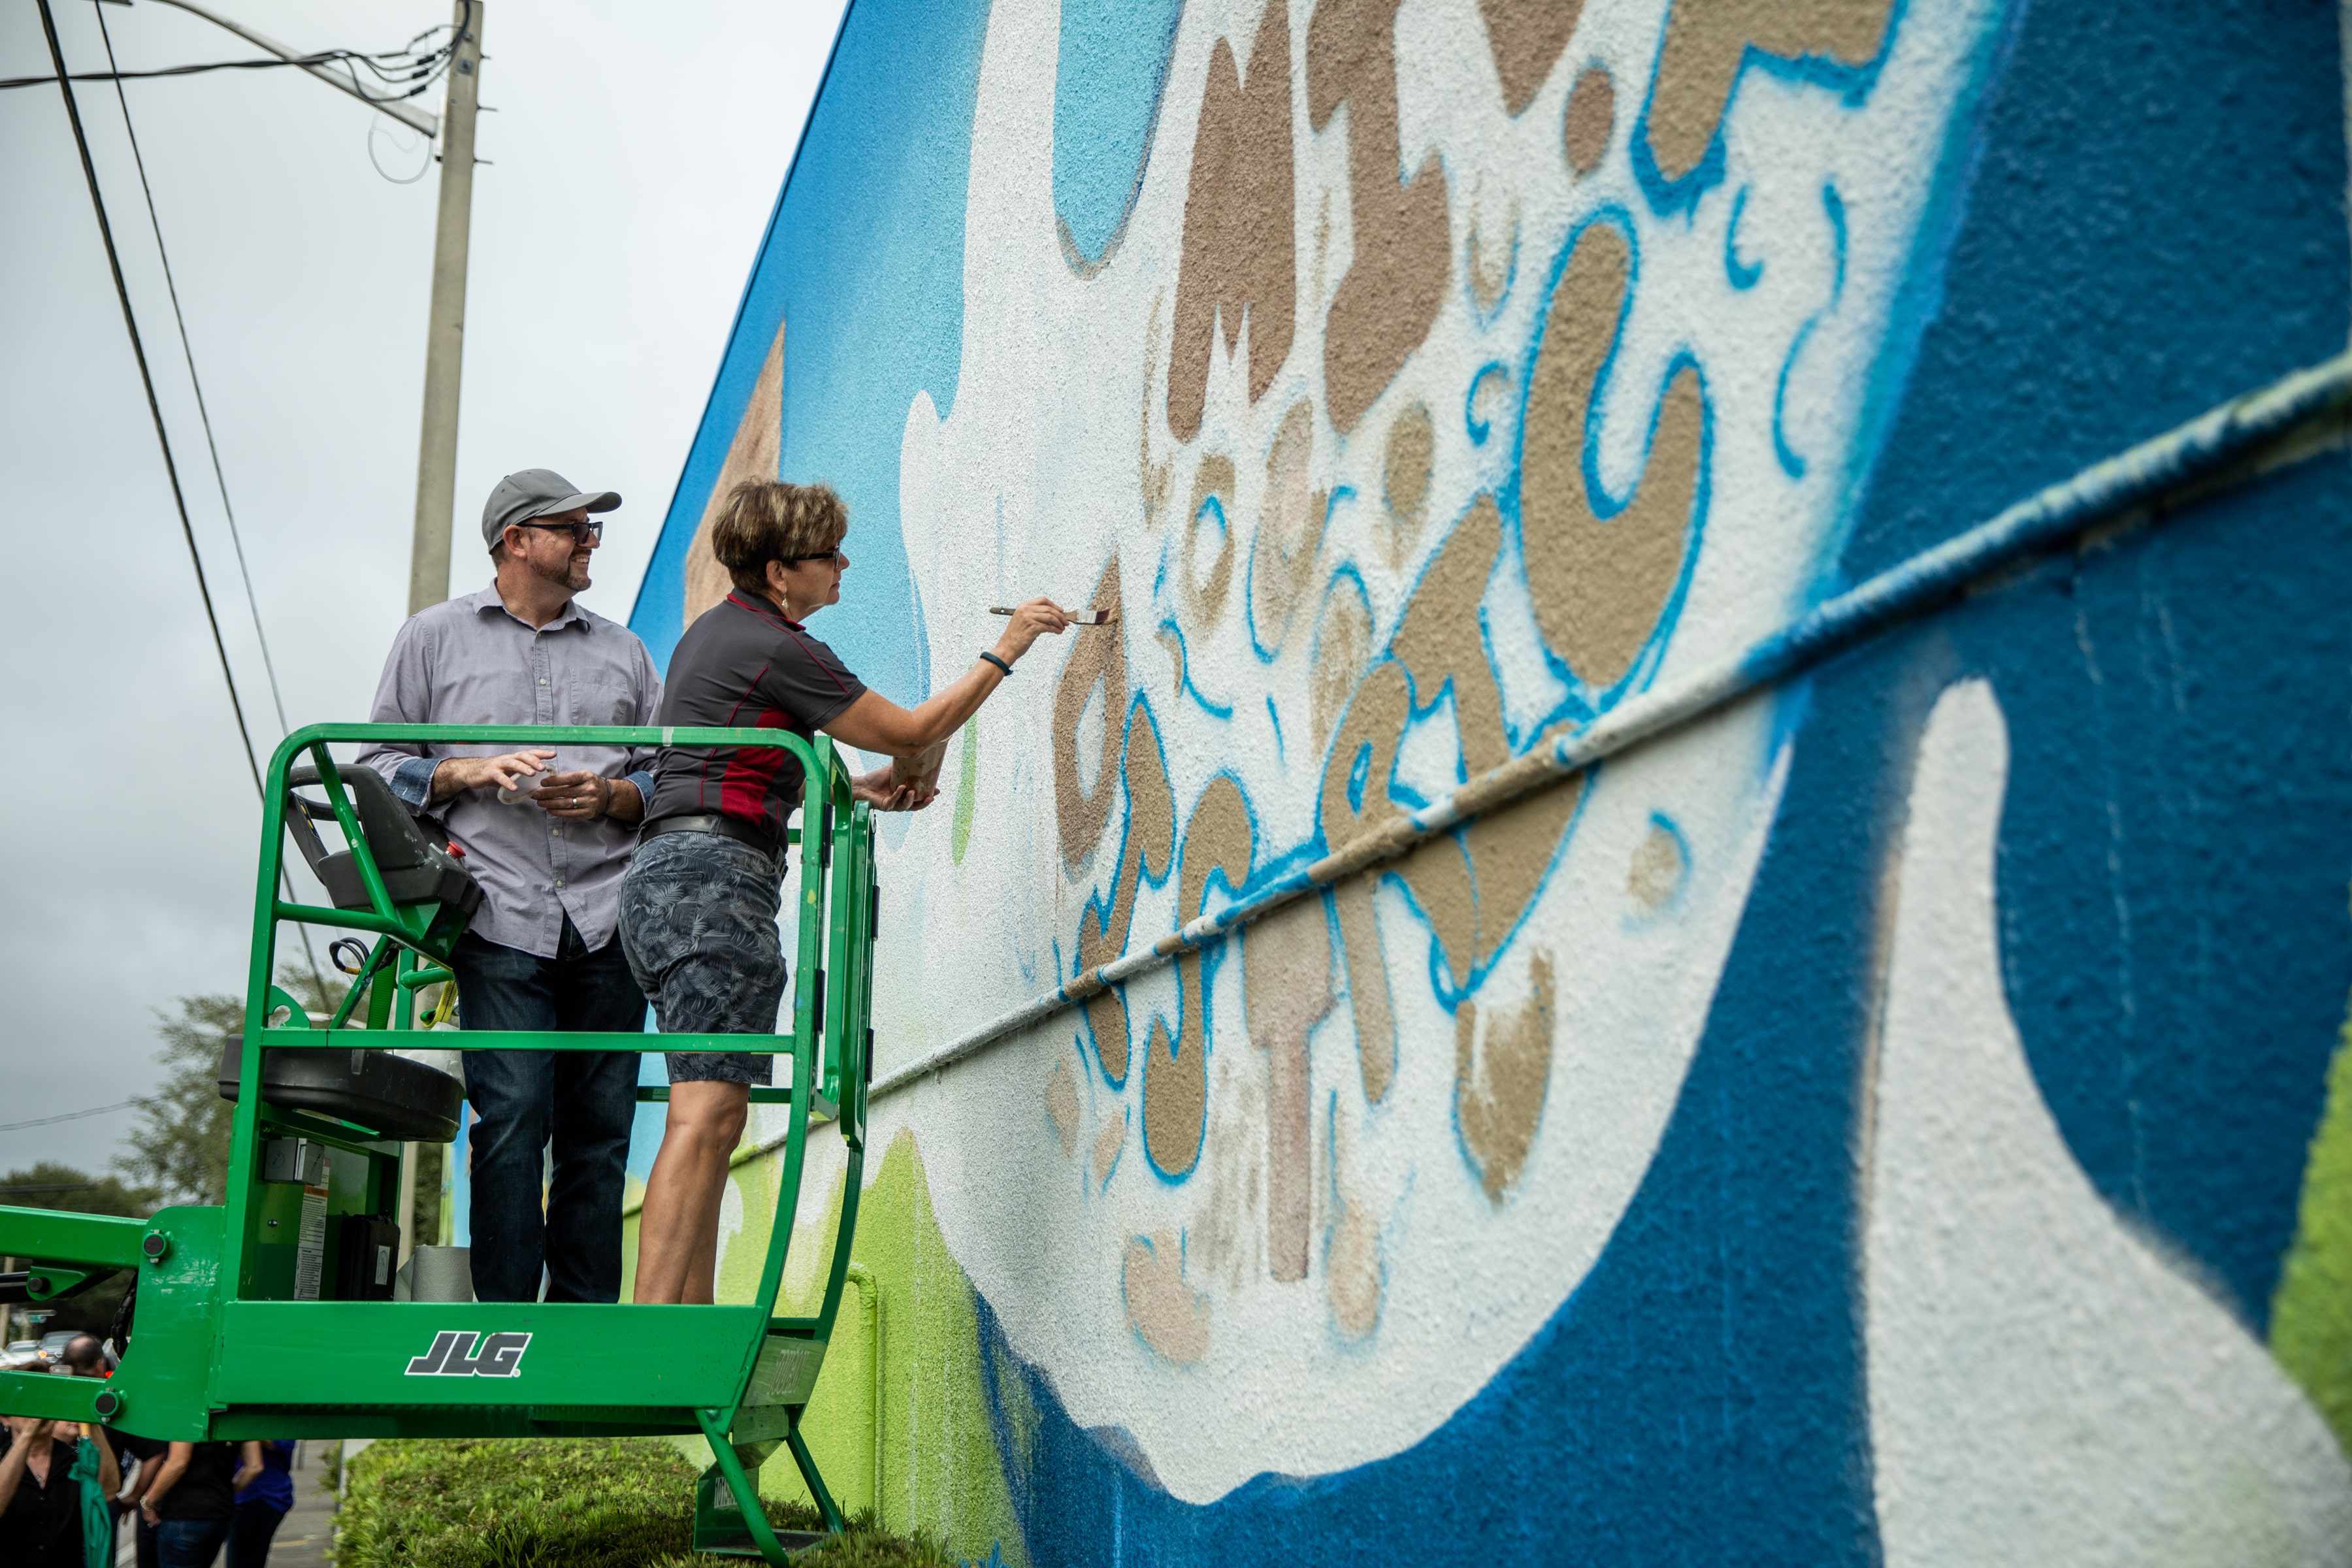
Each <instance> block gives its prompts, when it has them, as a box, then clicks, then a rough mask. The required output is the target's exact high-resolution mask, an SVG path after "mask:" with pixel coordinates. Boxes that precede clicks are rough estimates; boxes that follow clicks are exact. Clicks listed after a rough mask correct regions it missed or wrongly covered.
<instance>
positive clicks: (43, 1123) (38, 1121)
mask: <svg viewBox="0 0 2352 1568" xmlns="http://www.w3.org/2000/svg"><path fill="white" fill-rule="evenodd" d="M41 4H42V5H44V6H46V5H47V4H48V0H41ZM138 1103H139V1101H137V1100H121V1101H120V1102H118V1103H116V1104H113V1105H93V1106H91V1107H90V1108H89V1110H68V1111H67V1112H66V1113H65V1114H64V1115H63V1116H36V1117H35V1118H33V1120H32V1121H10V1122H6V1123H5V1124H0V1132H22V1131H24V1130H25V1129H26V1128H27V1127H49V1126H54V1125H55V1124H56V1123H58V1122H60V1121H80V1120H82V1118H84V1117H86V1116H104V1115H105V1114H106V1113H107V1112H108V1111H110V1110H130V1109H131V1107H132V1106H134V1105H136V1104H138ZM7 1190H9V1191H12V1192H19V1193H28V1192H33V1191H36V1190H37V1189H35V1188H32V1187H13V1188H9V1189H7ZM49 1190H52V1191H56V1192H70V1191H73V1190H74V1189H72V1188H69V1187H58V1188H53V1189H49Z"/></svg>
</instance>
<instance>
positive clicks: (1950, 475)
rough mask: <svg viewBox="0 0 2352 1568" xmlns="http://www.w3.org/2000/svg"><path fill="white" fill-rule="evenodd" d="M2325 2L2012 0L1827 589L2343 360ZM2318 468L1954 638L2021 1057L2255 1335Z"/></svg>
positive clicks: (2302, 951) (2293, 968)
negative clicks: (1972, 731)
mask: <svg viewBox="0 0 2352 1568" xmlns="http://www.w3.org/2000/svg"><path fill="white" fill-rule="evenodd" d="M2338 25H2339V24H2338V17H2337V14H2336V8H2335V7H2334V6H2331V5H2322V4H2315V3H2312V0H2267V3H2262V4H2252V5H2231V6H2213V5H2199V4H2195V3H2194V0H2163V3H2160V4H2154V5H2141V6H2131V7H2110V6H2102V5H2080V4H2059V3H2056V0H2026V4H2025V5H2023V7H2022V9H2021V12H2020V14H2019V15H2018V16H2016V17H2015V18H2014V19H2013V20H2012V22H2011V36H2010V37H2009V39H2008V40H2007V47H2008V57H2007V58H2006V59H2005V61H2004V62H2003V64H2002V66H2001V68H2000V72H1999V74H1998V76H1997V77H1996V78H1995V79H1993V80H1992V81H1991V82H1990V85H1989V88H1988V90H1987V94H1986V98H1985V101H1984V105H1983V109H1982V116H1983V118H1982V123H1981V126H1980V128H1979V140H1978V142H1977V145H1976V150H1975V153H1974V157H1973V161H1972V163H1971V164H1970V166H1969V170H1968V172H1967V177H1966V184H1965V186H1964V192H1965V195H1964V205H1962V206H1961V207H1960V208H1959V209H1958V210H1957V212H1956V213H1955V215H1954V217H1953V219H1952V220H1951V222H1950V225H1949V234H1950V237H1949V243H1948V250H1947V251H1946V253H1945V255H1944V257H1943V258H1942V261H1941V267H1940V276H1941V279H1942V282H1941V294H1940V299H1927V300H1924V301H1922V303H1923V306H1924V308H1925V309H1926V310H1928V312H1929V314H1928V316H1927V319H1925V320H1924V321H1916V322H1914V323H1911V325H1912V327H1913V328H1914V329H1915V330H1916V331H1919V333H1920V335H1919V338H1918V342H1917V351H1916V360H1915V361H1914V362H1913V363H1911V365H1910V371H1909V377H1908V381H1907V384H1906V385H1905V387H1904V389H1903V393H1902V397H1901V402H1900V405H1899V407H1898V409H1897V410H1896V412H1895V415H1894V417H1893V419H1892V423H1891V426H1890V427H1889V431H1888V434H1887V437H1886V441H1885V449H1884V453H1883V455H1882V457H1881V458H1880V459H1879V461H1878V464H1877V468H1876V471H1875V472H1874V474H1873V476H1872V477H1871V479H1870V481H1869V487H1868V490H1867V500H1865V501H1864V505H1863V507H1862V509H1861V512H1860V516H1859V519H1858V521H1857V522H1856V524H1855V527H1854V531H1853V535H1852V537H1851V538H1850V540H1849V541H1848V543H1847V546H1846V549H1845V553H1844V559H1843V563H1842V565H1843V577H1844V579H1845V580H1847V581H1857V580H1859V579H1861V578H1862V577H1864V576H1866V575H1868V574H1871V573H1874V572H1877V571H1880V570H1883V569H1885V567H1887V566H1889V565H1891V564H1893V563H1895V562H1896V561H1898V560H1901V559H1903V558H1904V557H1906V556H1907V555H1909V554H1911V553H1913V552H1917V551H1919V550H1923V549H1926V548H1927V547H1928V546H1930V545H1933V544H1935V543H1937V542H1939V541H1941V540H1942V539H1945V538H1947V537H1948V536H1949V535H1951V534H1952V533H1954V532H1957V531H1958V530H1959V529H1961V528H1963V527H1966V526H1968V525H1969V524H1970V523H1973V522H1976V521H1980V520H1981V519H1983V518H1985V517H1989V516H1990V515H1992V514H1993V513H1994V512H1996V511H1998V510H2000V508H2002V507H2003V506H2005V505H2007V504H2009V503H2010V502H2011V501H2013V500H2017V499H2019V498H2020V497H2021V496H2023V495H2024V494H2026V493H2028V492H2029V491H2031V490H2032V489H2036V488H2038V487H2040V486H2042V485H2045V484H2048V483H2051V482H2053V481H2054V480H2058V479H2064V478H2065V477H2067V476H2068V475H2069V474H2072V473H2074V472H2075V471H2076V470H2078V469H2080V468H2083V467H2084V466H2086V465H2088V464H2090V463H2093V462H2095V461H2097V460H2098V459H2099V458H2104V457H2106V456H2108V455H2110V454H2112V453H2114V452H2116V451H2118V450H2121V449H2122V448H2124V447H2128V446H2130V445H2131V444H2133V443H2134V442H2137V441H2139V440H2143V439H2146V438H2147V437H2151V436H2154V435H2157V434H2159V433H2160V432H2162V431H2163V430H2165V429H2167V428H2168V427H2170V426H2173V425H2176V424H2178V423H2179V422H2180V421H2182V420H2184V419H2187V418H2189V417H2191V416H2194V415H2196V414H2199V413H2200V412H2202V411H2203V410H2205V409H2206V408H2209V407H2210V406H2212V405H2215V404H2218V403H2221V402H2223V401H2225V400H2226V399H2228V398H2230V397H2231V396H2234V395H2238V394H2240V393H2242V392H2245V391H2248V390H2251V389H2252V388H2255V387H2258V386H2261V385H2263V384H2265V383H2267V382H2269V381H2272V380H2273V379H2275V378H2276V377H2278V376H2280V375H2283V374H2286V373H2287V372H2289V371H2291V370H2294V369H2296V368H2298V367H2300V366H2303V365H2307V364H2311V363H2316V362H2318V361H2320V360H2323V359H2326V358H2327V357H2329V356H2330V355H2332V354H2334V353H2337V352H2338V351H2340V350H2341V349H2342V347H2343V346H2344V342H2345V336H2346V330H2347V321H2352V299H2347V265H2348V264H2352V258H2347V228H2346V216H2345V212H2344V208H2343V203H2342V199H2341V193H2342V192H2343V190H2344V188H2345V157H2344V119H2343V100H2342V76H2341V73H2340V63H2339V58H2338V32H2337V28H2338ZM2315 191H2323V192H2327V193H2333V195H2332V196H2331V198H2330V199H2326V200H2314V199H2313V192H2315ZM1919 270H1921V271H1922V272H1923V273H1933V272H1934V271H1936V268H1933V267H1924V266H1923V267H1922V268H1920V269H1919ZM1896 352H1897V353H1900V352H1901V351H1900V348H1899V345H1898V348H1897V351H1896ZM2335 472H2336V465H2335V464H2333V463H2332V462H2331V463H2328V464H2325V465H2319V466H2316V467H2315V468H2311V469H2309V470H2306V471H2304V472H2300V473H2298V474H2297V475H2295V476H2294V477H2293V478H2291V479H2286V480H2284V481H2280V483H2279V485H2274V486H2272V487H2268V488H2265V489H2263V490H2261V491H2259V492H2255V493H2249V494H2247V495H2244V496H2242V497H2239V498H2237V499H2234V500H2226V501H2223V502H2221V503H2219V504H2218V505H2217V506H2215V507H2213V508H2211V509H2210V515H2200V517H2199V518H2198V519H2197V520H2196V521H2194V522H2193V523H2190V522H2187V521H2184V523H2183V524H2182V525H2180V526H2178V527H2175V528H2168V529H2166V530H2162V531H2159V533H2158V535H2157V536H2156V538H2155V539H2154V541H2153V542H2148V543H2144V544H2143V543H2135V544H2133V545H2131V546H2130V547H2129V548H2128V549H2126V551H2124V552H2122V555H2121V558H2122V559H2126V560H2128V561H2130V562H2131V563H2133V568H2132V571H2131V572H2130V573H2129V574H2119V573H2117V572H2116V571H2113V570H2106V569H2085V570H2084V572H2082V573H2081V574H2079V575H2077V574H2074V573H2072V572H2071V571H2070V572H2069V573H2067V574H2063V575H2059V576H2053V577H2050V578H2047V579H2045V580H2044V583H2043V586H2042V589H2041V590H2040V591H2041V592H2042V593H2045V594H2049V595H2061V596H2062V598H2063V595H2068V594H2072V595H2074V598H2073V599H2072V600H2071V601H2068V602H2064V603H2062V604H2060V605H2058V606H2056V610H2055V611H2053V613H2052V614H2049V615H2046V616H2033V617H2031V618H2030V620H2029V621H2026V622H2021V623H2020V624H2019V625H2018V626H2014V627H2011V628H2007V629H2005V630H2004V631H2003V633H2002V634H2001V635H2003V636H2016V637H2030V638H2031V639H2032V641H2031V644H2030V646H2031V647H2032V658H2031V659H2030V660H2029V661H2027V663H2026V665H2025V666H2024V668H2015V667H2014V665H2013V662H2012V661H2011V659H2009V658H2003V659H2001V660H2000V663H1999V665H1998V666H1997V667H1996V666H1993V665H1990V664H1989V665H1988V668H2000V669H2001V670H2002V675H2001V678H2000V681H1999V686H2000V698H2001V701H2002V705H2003V708H2004V710H2006V711H2007V713H2008V716H2009V722H2010V727H2011V740H2012V744H2013V746H2014V748H2015V762H2016V769H2015V775H2014V785H2013V787H2012V790H2011V797H2010V801H2009V805H2008V816H2007V817H2006V819H2005V821H2004V826H2003V838H2002V846H2001V861H2000V876H2001V895H2002V897H2001V910H2002V922H2003V924H2002V938H2003V952H2004V963H2005V965H2006V968H2007V972H2008V973H2007V978H2008V982H2009V986H2010V994H2011V1003H2012V1005H2013V1006H2014V1008H2015V1010H2016V1012H2017V1016H2018V1023H2019V1027H2020V1029H2021V1032H2022V1033H2023V1035H2024V1037H2025V1043H2026V1047H2027V1053H2028V1056H2029V1058H2030V1060H2031V1062H2032V1067H2033V1069H2034V1072H2035V1075H2036V1078H2037V1079H2038V1080H2039V1081H2040V1083H2041V1085H2042V1092H2043V1094H2044V1096H2045V1097H2046V1098H2047V1100H2049V1102H2050V1105H2051V1108H2052V1110H2053V1113H2054V1114H2055V1115H2056V1117H2057V1119H2058V1121H2059V1124H2060V1127H2061V1130H2062V1131H2063V1133H2064V1134H2065V1137H2066V1139H2067V1142H2068V1144H2069V1146H2070V1147H2071V1149H2072V1150H2073V1152H2074V1156H2075V1158H2076V1159H2077V1160H2079V1161H2080V1162H2081V1163H2082V1164H2083V1166H2084V1170H2085V1171H2086V1172H2087V1173H2089V1174H2090V1176H2091V1179H2092V1180H2093V1182H2094V1183H2095V1184H2096V1185H2097V1186H2098V1188H2099V1190H2100V1192H2101V1193H2102V1194H2104V1195H2105V1197H2106V1199H2107V1201H2108V1202H2109V1203H2111V1204H2113V1205H2116V1208H2117V1209H2118V1210H2119V1211H2121V1212H2123V1213H2125V1214H2126V1215H2131V1216H2133V1217H2134V1218H2135V1219H2136V1220H2138V1221H2140V1222H2142V1223H2144V1224H2145V1225H2147V1226H2149V1227H2152V1228H2153V1229H2154V1230H2155V1231H2156V1232H2158V1234H2160V1235H2161V1236H2163V1237H2167V1238H2168V1240H2169V1241H2170V1242H2171V1243H2173V1244H2175V1245H2177V1246H2178V1247H2180V1248H2182V1249H2183V1250H2184V1251H2185V1252H2186V1253H2187V1254H2188V1255H2189V1257H2190V1258H2194V1259H2195V1260H2196V1263H2197V1265H2198V1266H2199V1267H2201V1268H2203V1269H2204V1270H2207V1271H2208V1272H2209V1276H2210V1277H2209V1279H2208V1283H2209V1284H2210V1285H2211V1286H2212V1287H2213V1288H2214V1289H2216V1291H2217V1293H2218V1294H2220V1295H2221V1296H2222V1297H2223V1299H2225V1300H2229V1301H2231V1303H2233V1304H2234V1306H2235V1307H2236V1309H2237V1310H2239V1311H2240V1312H2241V1313H2242V1315H2243V1316H2244V1318H2245V1319H2246V1321H2248V1322H2249V1323H2251V1324H2252V1325H2254V1326H2255V1327H2256V1328H2257V1329H2260V1328H2262V1327H2263V1326H2265V1325H2266V1324H2267V1321H2268V1316H2269V1303H2270V1295H2271V1291H2272V1289H2273V1285H2274V1284H2275V1281H2276V1278H2277V1273H2278V1268H2279V1262H2280V1257H2281V1255H2282V1253H2283V1252H2284V1249H2285V1247H2286V1244H2287V1241H2288V1239H2289V1237H2290V1236H2291V1234H2292V1227H2293V1223H2294V1211H2293V1207H2292V1204H2293V1198H2294V1193H2295V1190H2296V1186H2297V1184H2298V1183H2299V1181H2300V1178H2301V1173H2302V1153H2303V1149H2304V1143H2305V1138H2306V1137H2307V1136H2308V1133H2309V1131H2310V1127H2311V1124H2312V1121H2313V1119H2314V1117H2315V1114H2316V1110H2317V1101H2316V1100H2315V1098H2314V1094H2315V1086H2316V1084H2317V1082H2318V1077H2317V1075H2318V1074H2319V1073H2320V1072H2321V1071H2322V1070H2323V1069H2324V1068H2325V1064H2326V1049H2327V1047H2328V1045H2329V1044H2330V1043H2331V1041H2332V1039H2333V1032H2334V1029H2335V1026H2336V1023H2338V1022H2339V1021H2340V1020H2341V1017H2342V1015H2343V1010H2344V1005H2345V995H2344V975H2343V973H2342V969H2343V953H2344V948H2345V941H2344V939H2345V935H2346V925H2347V916H2346V912H2345V895H2346V884H2347V876H2352V837H2347V833H2346V831H2345V829H2346V828H2347V819H2346V816H2345V815H2344V809H2343V799H2344V769H2345V766H2346V754H2345V753H2346V747H2345V736H2344V734H2343V732H2342V731H2343V722H2342V720H2343V710H2344V701H2343V698H2342V695H2341V694H2339V693H2335V692H2319V691H2313V690H2310V689H2307V688H2305V687H2304V686H2302V685H2301V684H2299V683H2298V682H2297V681H2295V680H2290V679H2286V676H2287V674H2288V673H2289V672H2294V673H2296V674H2299V675H2300V674H2304V673H2307V672H2311V671H2316V670H2320V669H2328V670H2340V669H2342V668H2345V667H2346V664H2347V660H2346V657H2345V655H2346V647H2345V638H2344V637H2343V636H2342V635H2341V634H2340V631H2339V630H2338V628H2337V627H2336V626H2334V625H2333V624H2332V623H2334V622H2335V621H2336V620H2337V619H2340V617H2333V616H2327V615H2326V614H2324V613H2322V612H2320V611H2319V610H2318V607H2317V606H2315V605H2313V604H2312V603H2311V602H2310V600H2309V596H2308V594H2309V584H2308V582H2307V581H2305V580H2300V578H2299V574H2301V573H2303V572H2305V571H2308V570H2310V569H2311V568H2312V563H2315V561H2317V560H2319V559H2325V558H2326V557H2327V556H2328V555H2329V554H2330V552H2340V546H2341V541H2340V538H2339V537H2338V536H2339V532H2340V531H2341V529H2342V528H2343V527H2344V525H2345V517H2344V510H2343V504H2342V497H2341V494H2340V489H2339V487H2338V486H2337V484H2336V479H2335V477H2334V476H2335ZM2280 486H2283V487H2284V488H2280ZM2298 563H2300V564H2298ZM2062 612H2063V613H2062ZM2021 646H2025V645H2021ZM1984 652H1985V654H1986V656H1987V658H1990V655H1991V653H1992V652H1993V650H1991V649H1990V648H1988V649H1986V650H1984ZM2287 911H2294V912H2293V914H2292V915H2289V914H2288V913H2287ZM2253 932H2264V933H2266V935H2265V936H2264V938H2263V942H2262V944H2261V945H2260V946H2259V947H2255V948H2251V949H2250V948H2249V946H2248V945H2247V944H2248V942H2249V938H2250V934H2251V933H2253Z"/></svg>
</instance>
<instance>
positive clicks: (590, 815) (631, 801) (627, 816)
mask: <svg viewBox="0 0 2352 1568" xmlns="http://www.w3.org/2000/svg"><path fill="white" fill-rule="evenodd" d="M530 800H531V804H532V805H536V806H538V807H539V808H540V810H541V811H543V812H545V813H547V815H548V816H560V817H562V818H564V819H566V820H567V821H572V822H593V821H594V820H595V819H596V818H598V817H600V816H611V817H614V819H615V820H617V821H621V822H635V820H636V819H637V818H638V817H640V816H644V815H645V809H646V803H645V801H644V800H643V799H641V798H640V797H639V796H638V795H637V786H636V785H635V784H631V783H630V782H629V781H628V780H627V779H608V778H606V777H605V776H604V774H602V773H550V774H548V775H547V776H546V777H545V778H543V779H541V781H540V784H539V787H538V788H537V789H535V790H533V791H531V793H530Z"/></svg>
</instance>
